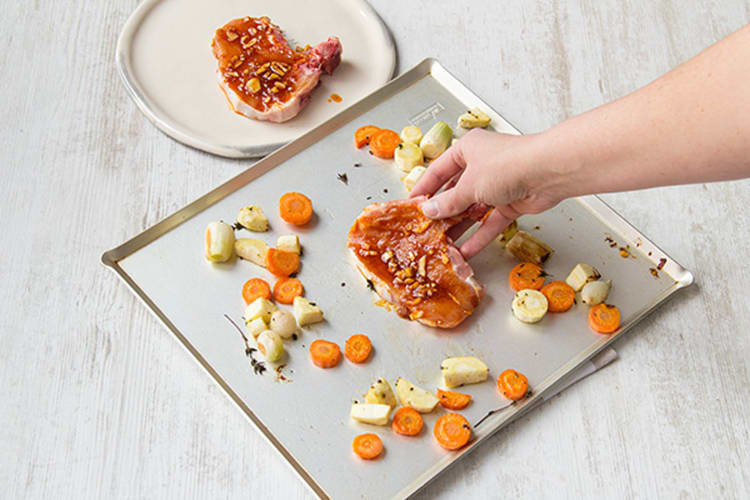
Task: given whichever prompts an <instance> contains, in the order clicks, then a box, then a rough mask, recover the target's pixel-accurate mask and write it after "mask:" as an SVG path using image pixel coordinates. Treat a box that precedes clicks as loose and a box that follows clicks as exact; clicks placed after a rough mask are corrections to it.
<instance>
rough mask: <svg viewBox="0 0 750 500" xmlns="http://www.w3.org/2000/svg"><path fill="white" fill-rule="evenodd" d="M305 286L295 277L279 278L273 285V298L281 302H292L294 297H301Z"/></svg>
mask: <svg viewBox="0 0 750 500" xmlns="http://www.w3.org/2000/svg"><path fill="white" fill-rule="evenodd" d="M303 293H305V287H304V286H302V282H301V281H300V280H298V279H297V278H279V279H278V281H276V283H275V284H274V285H273V298H274V300H276V302H279V303H281V304H293V303H294V298H295V297H301V296H302V294H303Z"/></svg>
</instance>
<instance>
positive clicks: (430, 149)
mask: <svg viewBox="0 0 750 500" xmlns="http://www.w3.org/2000/svg"><path fill="white" fill-rule="evenodd" d="M452 138H453V130H451V127H450V125H448V124H447V123H445V122H437V123H436V124H435V125H433V126H432V128H431V129H430V130H429V132H427V133H426V134H425V136H424V137H422V140H421V141H420V143H419V147H420V148H421V149H422V154H423V155H424V157H425V158H428V159H433V158H437V157H438V156H440V155H441V154H443V152H444V151H445V150H446V149H448V146H450V144H451V139H452Z"/></svg>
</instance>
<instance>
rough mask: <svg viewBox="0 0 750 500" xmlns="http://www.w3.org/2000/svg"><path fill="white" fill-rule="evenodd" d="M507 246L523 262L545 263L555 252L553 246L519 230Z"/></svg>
mask: <svg viewBox="0 0 750 500" xmlns="http://www.w3.org/2000/svg"><path fill="white" fill-rule="evenodd" d="M506 248H507V249H508V251H509V252H510V253H512V254H513V255H515V256H516V257H517V258H518V259H519V260H521V261H523V262H533V263H534V264H539V265H541V264H544V263H545V262H547V259H549V257H550V255H552V254H553V253H554V250H553V249H552V247H550V246H549V245H547V244H546V243H545V242H543V241H542V240H540V239H539V238H536V237H534V236H532V235H530V234H529V233H527V232H525V231H517V232H516V234H514V235H513V237H512V238H511V239H510V240H509V241H508V244H507V245H506Z"/></svg>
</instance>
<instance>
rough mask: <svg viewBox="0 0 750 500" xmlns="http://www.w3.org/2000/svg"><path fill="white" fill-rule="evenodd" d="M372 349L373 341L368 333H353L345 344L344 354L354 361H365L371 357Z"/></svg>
mask: <svg viewBox="0 0 750 500" xmlns="http://www.w3.org/2000/svg"><path fill="white" fill-rule="evenodd" d="M371 351H372V342H370V338H369V337H368V336H367V335H362V334H357V335H352V336H351V337H349V340H347V341H346V344H345V345H344V354H345V355H346V358H347V359H348V360H349V361H351V362H352V363H364V362H365V361H367V358H369V357H370V352H371Z"/></svg>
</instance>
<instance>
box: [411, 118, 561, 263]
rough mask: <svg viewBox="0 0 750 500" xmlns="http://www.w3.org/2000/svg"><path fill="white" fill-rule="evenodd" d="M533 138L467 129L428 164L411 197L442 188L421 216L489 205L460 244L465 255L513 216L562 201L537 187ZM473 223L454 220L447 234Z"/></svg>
mask: <svg viewBox="0 0 750 500" xmlns="http://www.w3.org/2000/svg"><path fill="white" fill-rule="evenodd" d="M538 140H539V136H536V135H510V134H498V133H495V132H488V131H486V130H481V129H474V130H471V131H469V132H468V133H467V134H466V135H465V136H464V137H462V138H461V140H460V141H458V142H457V143H456V144H455V145H454V146H453V147H451V148H450V149H448V150H447V151H446V152H445V153H443V154H442V155H440V157H439V158H438V159H437V160H435V161H434V162H433V163H432V165H430V167H429V168H428V169H427V171H426V172H425V174H424V175H423V176H422V178H421V179H420V181H419V182H418V183H417V185H416V186H415V187H414V189H413V190H412V191H411V193H410V197H412V198H413V197H416V196H420V195H423V194H433V193H435V192H437V191H438V190H439V189H441V188H444V191H443V192H441V193H439V194H437V195H435V196H433V197H432V198H431V199H429V200H427V201H426V202H424V203H423V204H422V211H423V212H424V213H425V215H426V216H428V217H431V218H438V219H442V218H445V217H451V216H454V215H458V214H460V213H462V212H464V211H466V210H467V209H468V208H469V207H470V206H471V205H473V204H475V203H485V204H487V205H490V206H492V207H494V209H493V210H492V212H491V213H490V215H489V216H488V217H487V218H486V219H485V221H484V222H483V223H482V225H481V227H480V228H479V230H477V232H475V233H474V234H473V235H472V236H471V237H470V238H469V239H468V240H467V241H466V242H465V243H464V244H463V245H462V246H461V253H463V255H464V256H465V257H466V258H470V257H473V256H474V255H476V254H477V253H478V252H479V251H480V250H481V249H482V248H484V247H485V246H486V245H487V244H488V243H489V242H490V241H492V239H493V238H494V237H495V236H497V235H498V234H499V233H500V232H501V231H502V230H503V229H505V228H506V227H507V226H508V224H510V223H511V222H512V221H513V220H515V219H516V218H517V217H518V216H520V215H522V214H529V213H539V212H542V211H544V210H547V209H549V208H552V207H554V206H555V205H557V203H559V202H560V201H561V200H562V199H563V197H564V193H563V192H555V191H554V190H551V189H539V187H540V183H539V182H538V181H537V180H536V179H535V176H537V175H538V174H539V167H540V162H539V161H538V160H537V159H536V158H537V156H538V154H537V153H538V152H539V151H540V149H539V148H538V147H537V146H536V143H537V141H538ZM472 224H473V222H472V221H467V223H466V224H459V226H458V227H456V228H454V229H452V230H451V232H450V233H449V235H450V236H451V237H453V238H454V239H457V238H458V237H459V236H460V234H461V233H463V232H464V231H465V230H466V229H468V227H470V226H471V225H472Z"/></svg>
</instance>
